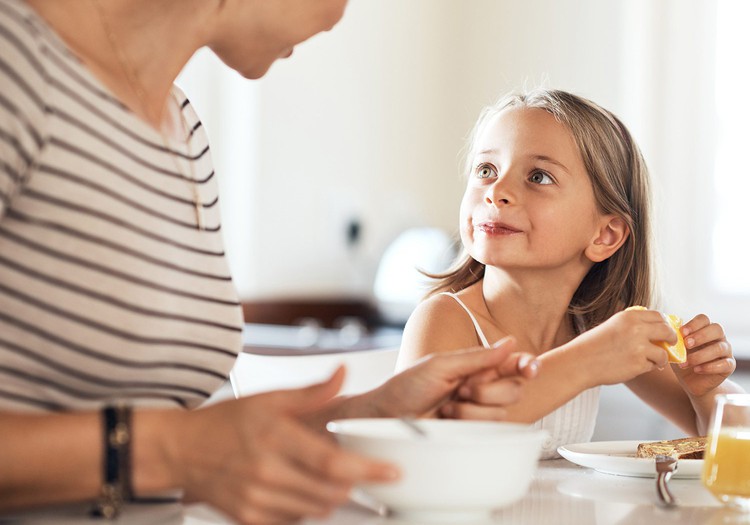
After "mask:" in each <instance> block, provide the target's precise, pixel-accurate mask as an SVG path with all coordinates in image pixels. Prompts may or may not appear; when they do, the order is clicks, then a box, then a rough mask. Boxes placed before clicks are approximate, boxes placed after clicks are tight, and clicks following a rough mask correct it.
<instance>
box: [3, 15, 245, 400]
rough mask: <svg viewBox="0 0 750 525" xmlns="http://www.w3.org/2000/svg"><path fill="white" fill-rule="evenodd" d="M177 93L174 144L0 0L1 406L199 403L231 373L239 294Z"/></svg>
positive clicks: (201, 157)
mask: <svg viewBox="0 0 750 525" xmlns="http://www.w3.org/2000/svg"><path fill="white" fill-rule="evenodd" d="M179 96H180V97H182V99H181V110H182V112H183V114H184V116H185V118H186V120H187V122H188V125H189V127H190V129H191V133H190V138H189V139H188V143H185V144H178V145H176V146H170V147H174V148H175V149H174V150H171V149H168V148H166V147H165V146H164V144H163V141H162V139H161V137H160V135H159V133H158V132H157V131H156V130H154V129H152V128H151V127H149V126H148V125H147V124H146V123H145V122H143V121H141V120H140V119H139V118H137V117H136V116H135V115H133V114H132V113H131V112H130V111H129V110H128V109H127V108H126V107H124V106H123V105H122V104H121V103H120V102H119V101H118V100H117V99H116V98H115V97H113V96H112V95H111V94H110V93H109V92H108V90H107V89H106V88H105V87H103V86H102V84H101V83H100V82H98V81H97V79H96V78H95V77H93V76H92V75H91V74H90V73H89V72H88V70H87V69H86V68H85V67H84V66H83V65H82V64H81V63H80V61H79V60H78V59H77V58H76V57H75V55H74V54H73V53H72V52H71V51H70V50H69V49H68V48H67V47H66V46H65V44H64V42H62V40H61V39H59V38H58V37H57V36H56V35H55V34H54V32H53V31H52V30H51V29H50V28H49V27H48V26H47V25H46V24H45V23H44V22H43V20H42V19H41V18H40V17H38V16H37V15H36V14H35V13H34V11H33V10H31V9H30V8H29V7H28V6H27V5H26V4H25V3H24V2H23V1H22V0H0V410H22V411H34V410H42V411H44V410H70V409H86V408H95V407H98V406H101V404H103V403H105V402H107V401H108V400H112V399H115V398H120V399H128V400H130V401H132V402H133V403H134V404H139V405H149V406H182V407H194V406H197V405H198V404H200V402H202V401H203V400H205V399H206V398H207V397H208V396H209V395H210V394H211V392H212V391H213V390H215V389H216V388H217V387H218V386H219V385H220V384H221V383H222V382H223V381H225V380H226V377H227V375H228V373H229V370H230V369H231V367H232V365H233V363H234V360H235V357H236V353H237V351H238V350H239V348H240V344H241V331H242V319H241V309H240V307H239V303H238V300H237V295H236V291H235V289H234V285H233V283H232V280H231V277H230V276H229V272H228V268H227V264H226V260H225V257H224V250H223V244H222V239H221V225H220V220H219V210H218V195H217V186H216V181H215V179H214V172H213V167H212V164H211V158H210V151H209V149H208V143H207V140H206V135H205V132H204V130H203V128H202V127H201V125H200V121H199V120H198V118H197V116H196V115H195V113H194V112H193V110H192V107H191V105H190V103H189V102H188V100H187V99H185V98H184V96H182V94H181V93H180V94H179ZM175 159H176V161H177V162H178V163H180V169H182V171H183V172H184V173H191V170H190V166H189V163H192V165H193V169H192V172H193V173H194V174H195V177H196V181H195V184H196V185H197V187H198V190H199V194H200V200H201V202H202V204H203V207H204V216H205V223H206V228H205V230H202V231H201V230H198V229H197V227H196V222H195V210H194V206H193V194H192V189H191V187H190V183H189V181H187V180H185V178H184V177H183V176H182V175H181V174H180V173H179V172H178V171H177V168H176V166H175Z"/></svg>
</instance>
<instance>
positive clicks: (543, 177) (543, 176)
mask: <svg viewBox="0 0 750 525" xmlns="http://www.w3.org/2000/svg"><path fill="white" fill-rule="evenodd" d="M529 181H530V182H533V183H534V184H545V185H546V184H554V183H555V181H554V179H552V177H550V176H549V175H548V174H547V173H545V172H543V171H539V170H537V171H535V172H534V173H532V174H531V177H529Z"/></svg>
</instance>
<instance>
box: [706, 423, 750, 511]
mask: <svg viewBox="0 0 750 525" xmlns="http://www.w3.org/2000/svg"><path fill="white" fill-rule="evenodd" d="M703 484H704V485H705V486H706V488H707V489H708V490H710V491H711V493H712V494H713V495H714V496H716V498H718V499H719V500H721V501H724V502H727V501H729V500H734V499H740V500H742V499H746V498H750V428H747V429H741V428H726V429H723V430H721V431H720V432H719V434H718V435H717V436H710V437H709V443H708V447H706V453H705V458H704V465H703Z"/></svg>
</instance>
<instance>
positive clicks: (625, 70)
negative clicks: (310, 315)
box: [178, 0, 750, 437]
mask: <svg viewBox="0 0 750 525" xmlns="http://www.w3.org/2000/svg"><path fill="white" fill-rule="evenodd" d="M747 20H750V2H747V0H525V1H524V2H519V1H515V0H469V1H459V0H409V1H403V0H350V2H349V6H348V8H347V12H346V14H345V15H344V18H343V20H342V21H341V22H340V23H339V25H337V26H336V27H335V28H334V29H333V30H332V31H330V32H328V33H324V34H321V35H317V36H316V37H314V38H312V39H311V40H310V41H308V42H306V43H303V44H302V45H300V46H298V47H297V48H296V49H295V51H294V54H293V56H292V57H290V58H289V59H287V60H282V61H279V62H277V63H276V64H275V65H274V66H273V67H272V69H271V71H270V72H269V73H268V74H267V75H266V77H264V78H263V79H261V80H259V81H247V80H244V79H242V78H240V77H239V76H238V75H236V74H235V73H232V72H231V71H229V70H228V69H227V68H226V67H224V66H223V65H222V64H221V63H220V62H218V60H217V59H216V58H215V57H214V56H213V55H212V54H211V53H210V52H205V53H203V52H202V53H199V54H198V55H196V56H195V57H194V59H193V60H192V62H191V63H190V65H189V66H188V69H187V70H186V71H185V73H184V74H183V75H182V76H181V77H180V79H179V80H178V83H179V84H180V85H181V86H182V87H183V89H184V90H185V91H186V92H187V94H188V96H190V97H191V99H192V101H193V104H194V106H195V107H196V109H197V111H198V113H199V114H200V115H201V116H202V117H203V119H204V123H205V126H206V129H207V131H208V134H209V137H210V139H211V141H212V149H213V155H214V161H215V163H216V168H217V173H218V174H219V176H220V183H221V185H222V187H221V191H222V196H221V205H222V213H223V216H224V233H225V238H226V242H227V253H228V255H229V259H230V265H231V267H232V271H233V274H234V277H235V281H236V284H237V287H238V289H239V291H240V295H241V297H242V299H243V302H246V303H247V305H248V307H247V308H246V314H248V313H251V312H254V311H256V310H253V308H252V307H253V305H256V306H258V305H261V306H262V305H266V306H267V305H268V304H269V303H278V302H280V301H283V302H285V303H287V304H292V305H293V304H295V303H299V302H303V303H304V302H313V303H314V302H315V301H320V302H331V301H334V302H335V301H338V302H339V303H340V304H353V305H355V304H356V305H359V306H362V305H365V306H366V305H373V306H374V307H375V308H376V310H377V309H379V311H380V313H381V314H383V312H386V314H385V315H384V316H383V318H384V319H385V320H386V321H388V322H389V323H390V324H394V325H398V323H399V322H400V319H403V317H404V316H405V315H408V311H409V309H410V308H411V307H413V303H414V302H415V301H416V300H417V298H418V294H416V291H415V290H416V289H417V288H418V287H419V285H420V284H419V283H418V282H417V281H418V274H417V273H416V272H415V271H413V267H414V266H415V265H421V266H423V267H428V269H430V268H429V266H430V265H433V266H435V268H432V269H438V267H439V266H440V265H441V264H444V262H445V260H446V254H449V252H450V249H451V240H452V239H453V238H454V235H455V232H456V224H457V216H458V207H459V203H460V200H461V196H462V193H463V186H464V182H463V180H462V177H461V174H460V166H461V161H462V153H463V148H464V144H465V138H466V136H467V134H468V132H469V130H470V129H471V127H472V125H473V123H474V121H475V119H476V117H477V116H478V114H479V112H480V110H481V109H482V107H484V106H486V105H488V104H491V103H492V102H494V101H495V100H496V99H497V98H499V97H500V96H501V95H503V94H505V93H507V92H508V91H517V90H523V89H525V88H533V87H538V86H542V87H549V88H559V89H565V90H568V91H572V92H574V93H576V94H579V95H582V96H585V97H587V98H590V99H592V100H594V101H595V102H597V103H599V104H600V105H602V106H604V107H606V108H608V109H610V110H612V111H613V112H614V113H616V114H617V115H618V116H619V117H620V118H621V119H622V120H623V121H624V122H625V124H626V125H627V126H628V127H629V129H630V130H631V132H632V133H633V134H634V136H635V138H636V140H637V141H638V142H639V144H640V146H641V149H642V150H643V153H644V155H645V157H646V161H647V163H648V164H649V167H650V169H651V172H652V177H653V179H654V183H655V191H656V198H655V208H656V235H657V243H656V246H657V248H658V254H657V255H658V261H659V264H658V267H659V272H660V279H661V290H662V307H663V309H664V310H665V311H668V312H671V313H675V314H678V315H681V316H683V317H686V318H690V317H692V316H693V315H695V314H697V313H699V312H705V313H707V314H708V315H709V316H710V317H711V318H712V319H715V320H718V321H720V322H721V323H722V324H723V325H724V327H725V329H726V331H727V333H728V334H729V336H730V340H731V341H732V343H733V345H734V350H735V353H736V354H737V355H738V356H739V357H746V358H750V272H748V270H747V269H748V267H750V243H749V241H750V235H749V234H748V226H747V225H746V220H747V212H746V208H745V206H747V205H748V204H746V200H747V196H748V195H749V194H750V168H749V167H748V164H749V163H748V161H747V160H746V159H745V158H744V157H743V155H744V153H743V152H746V151H747V150H748V145H749V144H750V132H748V128H747V123H748V122H750V105H748V104H747V102H746V100H745V96H746V94H745V92H744V90H746V89H747V86H748V84H749V83H750V82H748V81H750V78H749V77H750V70H749V69H748V68H747V56H748V49H750V35H749V34H748V33H749V32H748V31H747V28H746V27H745V24H746V21H747ZM405 235H406V237H404V236H405ZM399 239H400V241H399ZM404 239H407V240H408V242H407V241H405V240H404ZM415 246H416V247H418V248H414V247H415ZM389 247H390V248H391V250H390V252H389ZM409 247H411V250H410V249H409ZM386 267H387V271H386ZM415 294H416V295H415ZM388 301H393V302H396V303H400V305H399V306H400V309H396V310H394V309H389V310H387V311H386V309H385V308H384V307H383V305H384V304H385V303H387V302H388ZM344 314H346V312H344ZM304 315H305V316H306V315H307V314H304ZM251 320H252V319H251ZM619 396H620V394H619V393H618V394H617V395H616V397H617V398H618V399H619ZM649 425H651V423H649ZM644 437H645V436H644Z"/></svg>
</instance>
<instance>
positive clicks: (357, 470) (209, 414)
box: [169, 368, 398, 524]
mask: <svg viewBox="0 0 750 525" xmlns="http://www.w3.org/2000/svg"><path fill="white" fill-rule="evenodd" d="M343 376H344V374H343V369H341V368H340V369H339V370H337V372H336V373H335V374H334V375H333V376H332V377H331V378H330V379H329V380H328V381H326V382H324V383H321V384H318V385H313V386H311V387H307V388H301V389H297V390H285V391H277V392H270V393H268V394H260V395H256V396H250V397H246V398H242V399H238V400H233V401H228V402H225V403H220V404H217V405H214V406H211V407H207V408H205V409H200V410H197V411H194V412H192V413H185V414H181V415H180V419H181V421H179V426H178V427H177V428H176V429H175V432H174V435H175V436H176V441H175V442H174V443H173V444H172V445H173V447H172V450H170V451H169V452H170V456H171V459H172V460H173V464H172V465H171V466H172V468H173V470H176V471H177V472H178V476H177V480H176V482H177V484H178V485H179V486H181V487H183V488H184V490H185V496H186V498H187V499H192V500H200V501H205V502H207V503H210V504H211V505H213V506H214V507H216V508H217V509H219V510H221V511H223V512H225V513H226V514H228V515H229V516H231V517H232V518H234V519H235V520H236V521H238V522H239V523H242V524H270V523H287V522H292V521H296V520H298V519H300V518H302V517H304V516H318V517H320V516H324V515H326V514H327V513H328V512H330V511H331V510H332V509H333V508H335V507H336V506H338V505H340V504H342V503H343V502H345V501H346V500H347V497H348V494H349V491H350V489H351V487H352V486H353V485H354V484H355V483H359V482H386V481H392V480H394V479H396V478H397V477H398V473H397V471H396V469H395V468H394V467H392V466H390V465H387V464H384V463H381V462H378V461H373V460H370V459H366V458H363V457H360V456H357V455H354V454H351V453H348V452H346V451H344V450H343V449H341V448H339V447H338V446H337V445H336V444H335V442H333V441H332V440H329V439H327V438H326V436H324V435H323V434H321V433H318V432H315V431H314V430H312V429H310V428H309V427H308V426H307V425H305V424H304V423H302V422H301V421H300V419H301V417H302V416H303V415H304V414H306V413H309V412H311V411H315V410H318V409H320V408H321V407H322V406H323V405H324V404H325V403H327V402H328V401H329V400H330V399H331V398H332V397H333V396H334V395H336V393H337V392H338V390H339V388H340V387H341V384H342V381H343Z"/></svg>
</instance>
